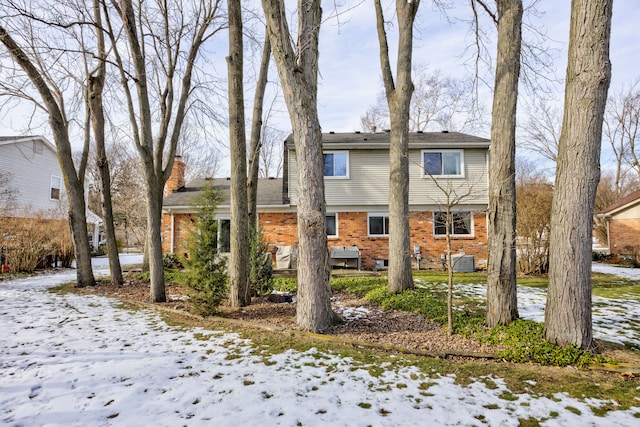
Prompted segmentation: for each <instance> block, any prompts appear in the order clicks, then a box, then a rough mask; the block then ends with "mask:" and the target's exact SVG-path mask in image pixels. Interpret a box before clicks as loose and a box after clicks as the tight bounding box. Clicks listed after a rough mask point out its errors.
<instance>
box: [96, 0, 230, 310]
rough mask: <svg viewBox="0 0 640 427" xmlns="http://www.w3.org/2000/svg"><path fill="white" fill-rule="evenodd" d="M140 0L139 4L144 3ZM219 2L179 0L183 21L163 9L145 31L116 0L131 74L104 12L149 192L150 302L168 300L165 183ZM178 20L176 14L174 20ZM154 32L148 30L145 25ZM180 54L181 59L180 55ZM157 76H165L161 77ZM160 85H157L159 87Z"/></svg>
mask: <svg viewBox="0 0 640 427" xmlns="http://www.w3.org/2000/svg"><path fill="white" fill-rule="evenodd" d="M143 5H144V3H140V6H139V7H142V6H143ZM218 5H219V4H218V3H217V2H209V1H207V2H200V3H197V4H196V5H195V6H194V8H193V9H189V12H191V13H192V14H191V15H189V16H185V13H184V10H183V9H182V8H181V6H182V3H180V2H178V3H177V4H176V8H175V9H172V10H171V11H172V13H173V14H174V15H177V14H180V15H181V18H182V21H180V22H182V25H181V26H178V28H170V24H171V23H172V22H173V21H172V20H171V19H170V16H169V15H168V13H169V10H167V9H164V11H163V13H164V15H163V16H161V18H162V19H160V20H159V21H160V22H162V23H163V26H162V28H160V29H159V30H158V33H156V34H147V33H146V32H145V31H141V29H142V28H143V24H144V23H145V16H144V11H140V10H134V7H133V3H132V1H131V0H119V2H118V7H117V9H118V12H119V14H120V18H121V20H122V23H123V30H122V32H123V33H124V37H126V39H127V42H128V48H129V52H130V55H131V58H130V60H131V63H132V68H133V75H134V76H135V78H133V79H131V75H130V74H129V73H128V72H127V71H126V70H127V69H128V65H125V64H124V61H123V58H122V56H121V54H120V51H119V46H120V44H121V43H120V41H119V40H118V39H117V37H118V36H117V35H116V34H117V33H118V31H114V29H113V27H112V23H111V21H110V20H109V19H108V15H107V16H106V18H107V19H106V21H107V25H108V28H109V36H110V37H111V45H112V48H113V53H114V55H115V61H114V62H115V63H116V64H117V67H118V69H119V72H120V77H121V82H122V87H123V90H124V92H125V97H126V101H127V109H128V112H129V121H130V124H131V128H132V136H133V140H134V143H135V145H136V150H137V151H138V155H139V157H140V161H141V164H142V170H143V173H144V178H145V193H146V197H147V230H148V234H147V238H146V242H145V243H146V244H147V245H148V254H149V274H150V281H151V285H150V288H151V301H152V302H164V301H166V294H165V285H164V269H163V265H162V237H161V225H162V197H163V188H164V184H165V182H166V181H167V179H168V178H169V176H170V174H171V168H172V167H173V159H174V157H175V153H176V147H177V145H178V140H179V138H180V134H181V131H182V124H183V122H184V118H185V115H186V110H187V101H188V100H189V98H190V96H191V94H192V88H191V79H192V75H193V68H194V66H195V63H196V60H197V56H198V53H199V51H200V48H201V47H202V44H203V43H204V42H205V41H206V40H207V39H208V38H209V37H211V36H212V35H213V33H215V31H214V32H209V28H210V27H211V25H212V23H213V21H214V20H215V19H217V18H218ZM176 21H177V19H176ZM147 30H148V31H152V30H151V29H147ZM172 31H175V34H173V35H172V37H176V38H178V39H179V40H181V42H182V43H187V42H190V43H191V45H190V46H189V47H188V48H187V49H184V50H183V49H181V48H180V47H181V45H180V44H174V43H172V40H171V39H170V37H169V36H168V35H167V33H169V32H172ZM147 37H148V38H155V39H156V41H158V42H159V43H162V44H163V46H162V49H155V50H154V49H149V51H152V50H153V51H155V53H160V52H161V53H162V54H163V56H158V57H155V58H153V60H157V61H161V62H162V63H163V67H162V68H161V69H162V73H157V74H156V75H155V77H156V78H157V80H158V81H157V82H156V83H157V84H158V85H159V84H161V83H164V87H162V89H161V93H160V94H159V99H158V103H159V105H158V110H159V117H157V116H156V115H155V114H154V113H152V109H151V104H150V99H151V98H152V96H151V93H150V88H149V83H148V77H147V70H146V67H147V62H148V61H149V57H148V56H150V55H151V53H147V52H148V51H147V50H146V47H148V46H147V45H145V41H146V38H147ZM183 56H184V58H183ZM181 60H183V61H184V64H183V66H184V71H183V75H182V79H181V87H180V89H179V91H178V90H177V89H176V88H174V79H176V78H177V77H176V74H177V71H178V70H180V68H179V64H178V62H179V61H181ZM161 77H163V78H164V82H162V79H161ZM130 79H131V80H133V82H134V85H135V90H136V96H135V97H134V96H133V94H132V91H131V89H130V88H129V80H130ZM158 89H159V90H160V87H158ZM176 92H179V97H178V99H177V101H175V99H174V98H175V94H176ZM134 99H135V101H137V109H136V107H135V106H134ZM156 123H157V128H158V131H157V134H156V135H155V136H154V134H153V128H154V124H156Z"/></svg>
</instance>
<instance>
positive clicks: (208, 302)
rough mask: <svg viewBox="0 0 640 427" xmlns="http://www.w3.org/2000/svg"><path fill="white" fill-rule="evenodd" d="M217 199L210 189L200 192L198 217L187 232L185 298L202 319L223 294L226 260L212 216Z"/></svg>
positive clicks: (224, 291) (223, 296) (211, 188)
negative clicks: (220, 248) (187, 298)
mask: <svg viewBox="0 0 640 427" xmlns="http://www.w3.org/2000/svg"><path fill="white" fill-rule="evenodd" d="M219 201H220V196H219V194H218V193H217V192H215V191H214V189H213V187H211V186H208V187H205V188H204V189H203V192H202V196H200V197H199V198H198V201H197V202H196V203H197V206H198V216H197V217H196V221H195V224H194V227H193V229H192V230H191V232H190V233H189V237H188V240H187V249H188V253H189V257H188V258H187V260H186V264H187V267H188V269H187V272H186V278H185V284H186V285H187V287H189V289H190V291H191V292H190V294H189V299H190V301H191V302H192V303H193V306H194V309H195V311H196V312H197V313H199V314H201V315H203V316H206V315H211V314H213V313H215V311H216V309H217V308H218V306H219V305H220V303H222V301H223V299H224V298H225V297H226V295H227V289H228V280H227V274H226V261H225V259H224V258H223V257H222V256H220V253H219V252H218V221H217V219H216V217H215V211H216V207H217V205H218V203H219Z"/></svg>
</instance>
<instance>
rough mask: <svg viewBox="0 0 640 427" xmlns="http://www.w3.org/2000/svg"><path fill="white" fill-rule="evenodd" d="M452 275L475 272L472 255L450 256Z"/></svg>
mask: <svg viewBox="0 0 640 427" xmlns="http://www.w3.org/2000/svg"><path fill="white" fill-rule="evenodd" d="M451 264H453V272H454V273H473V272H474V271H475V268H474V267H475V266H474V259H473V255H465V254H459V255H451Z"/></svg>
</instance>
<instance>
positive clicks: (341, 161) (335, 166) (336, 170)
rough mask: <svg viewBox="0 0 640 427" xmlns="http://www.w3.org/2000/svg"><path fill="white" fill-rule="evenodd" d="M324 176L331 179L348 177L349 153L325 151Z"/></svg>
mask: <svg viewBox="0 0 640 427" xmlns="http://www.w3.org/2000/svg"><path fill="white" fill-rule="evenodd" d="M324 176H325V177H333V178H348V177H349V152H348V151H325V153H324Z"/></svg>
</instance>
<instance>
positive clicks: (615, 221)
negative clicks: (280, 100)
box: [599, 191, 640, 256]
mask: <svg viewBox="0 0 640 427" xmlns="http://www.w3.org/2000/svg"><path fill="white" fill-rule="evenodd" d="M599 216H600V217H603V218H604V219H605V220H606V221H607V234H608V235H609V242H608V246H609V251H610V253H611V254H612V255H616V256H630V255H633V254H640V191H636V192H634V193H631V194H629V195H628V196H626V197H623V198H622V199H620V200H618V201H617V202H615V203H613V204H612V205H610V206H608V207H607V208H606V209H604V210H603V211H602V212H600V214H599Z"/></svg>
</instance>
